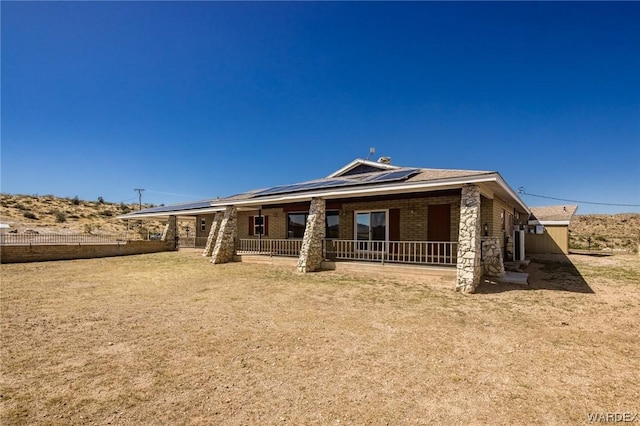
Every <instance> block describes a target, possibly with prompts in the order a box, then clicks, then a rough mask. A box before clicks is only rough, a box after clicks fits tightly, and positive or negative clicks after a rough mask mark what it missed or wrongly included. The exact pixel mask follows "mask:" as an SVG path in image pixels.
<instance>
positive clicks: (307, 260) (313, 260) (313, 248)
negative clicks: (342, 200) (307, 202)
mask: <svg viewBox="0 0 640 426" xmlns="http://www.w3.org/2000/svg"><path fill="white" fill-rule="evenodd" d="M324 235H325V202H324V200H323V199H321V198H314V199H313V200H311V206H310V207H309V216H308V217H307V227H306V229H305V231H304V238H303V239H302V248H301V249H300V257H299V258H298V272H303V273H304V272H312V271H317V270H318V269H320V265H321V263H322V261H323V260H324V256H323V253H322V242H323V241H324Z"/></svg>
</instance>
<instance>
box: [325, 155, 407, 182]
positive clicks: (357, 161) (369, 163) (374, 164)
mask: <svg viewBox="0 0 640 426" xmlns="http://www.w3.org/2000/svg"><path fill="white" fill-rule="evenodd" d="M361 164H362V165H365V166H371V167H376V168H378V169H380V171H384V170H396V169H399V168H400V167H398V166H393V165H391V164H385V163H378V162H376V161H369V160H363V159H361V158H356V159H355V160H353V161H352V162H350V163H349V164H347V165H346V166H344V167H343V168H341V169H340V170H336V171H335V172H333V173H331V174H330V175H329V176H327V178H334V177H338V176H342V175H343V174H344V173H347V172H348V171H349V170H352V169H355V168H356V167H358V166H359V165H361Z"/></svg>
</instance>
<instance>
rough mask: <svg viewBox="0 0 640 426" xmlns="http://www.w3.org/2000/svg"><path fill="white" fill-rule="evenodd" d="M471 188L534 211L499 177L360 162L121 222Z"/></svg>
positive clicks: (160, 209)
mask: <svg viewBox="0 0 640 426" xmlns="http://www.w3.org/2000/svg"><path fill="white" fill-rule="evenodd" d="M466 183H478V184H480V185H481V191H484V195H485V196H488V197H490V198H492V197H493V195H494V194H498V195H499V196H500V197H501V198H503V199H512V200H514V201H515V202H516V203H517V204H519V205H520V206H521V207H522V208H523V210H525V211H528V208H527V207H526V205H525V204H524V202H522V200H521V199H520V198H519V197H518V195H517V194H516V193H515V192H514V191H513V190H512V189H511V188H510V187H509V186H508V185H507V184H506V182H505V181H504V180H503V179H502V177H501V176H500V174H499V173H497V172H491V171H481V170H452V169H425V168H415V167H400V166H394V165H391V164H387V163H376V162H372V161H368V160H363V159H356V160H354V161H352V162H351V163H349V164H347V165H346V166H344V167H342V168H340V169H339V170H337V171H336V172H334V173H332V174H330V175H329V176H327V177H326V178H321V179H315V180H311V181H305V182H298V183H294V184H289V185H278V186H273V187H269V188H262V189H255V190H252V191H248V192H244V193H241V194H236V195H232V196H230V197H225V198H216V199H210V200H202V201H196V202H192V203H183V204H174V205H169V206H162V207H154V208H151V209H145V210H141V211H136V212H131V213H128V214H126V215H121V216H118V217H120V218H122V219H127V218H134V217H153V216H167V215H170V214H176V215H193V214H195V213H211V212H215V211H222V210H224V208H225V207H226V206H229V205H236V206H238V207H239V208H247V209H248V208H252V209H255V208H256V207H259V206H263V205H269V204H278V203H286V202H302V201H309V200H311V198H314V197H322V198H325V199H338V198H352V197H366V196H374V195H390V194H405V193H415V192H426V191H436V190H443V189H455V188H460V187H461V186H462V185H463V184H466Z"/></svg>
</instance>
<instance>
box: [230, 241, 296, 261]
mask: <svg viewBox="0 0 640 426" xmlns="http://www.w3.org/2000/svg"><path fill="white" fill-rule="evenodd" d="M301 248H302V240H284V239H283V240H279V239H272V238H269V239H257V238H249V239H240V240H238V244H237V247H236V253H237V254H268V255H270V256H296V257H297V256H299V255H300V249H301Z"/></svg>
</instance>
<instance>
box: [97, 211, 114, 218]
mask: <svg viewBox="0 0 640 426" xmlns="http://www.w3.org/2000/svg"><path fill="white" fill-rule="evenodd" d="M99 214H100V215H101V216H107V217H111V216H113V212H112V211H111V210H102V211H101V212H100V213H99Z"/></svg>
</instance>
